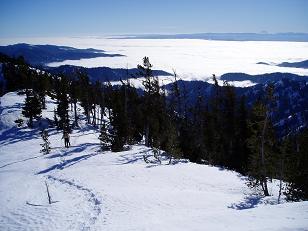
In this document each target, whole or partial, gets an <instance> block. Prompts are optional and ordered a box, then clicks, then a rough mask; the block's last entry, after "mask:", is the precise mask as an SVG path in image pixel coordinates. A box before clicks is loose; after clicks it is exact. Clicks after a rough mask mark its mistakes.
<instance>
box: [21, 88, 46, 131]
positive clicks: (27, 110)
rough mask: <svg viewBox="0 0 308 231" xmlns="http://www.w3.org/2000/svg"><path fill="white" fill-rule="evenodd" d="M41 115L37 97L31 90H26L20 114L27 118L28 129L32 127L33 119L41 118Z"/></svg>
mask: <svg viewBox="0 0 308 231" xmlns="http://www.w3.org/2000/svg"><path fill="white" fill-rule="evenodd" d="M41 113H42V106H41V102H40V99H39V97H38V95H37V94H35V93H34V92H33V91H32V90H26V99H25V105H24V107H23V110H22V114H23V115H24V116H25V117H27V118H29V123H28V125H29V127H31V128H32V127H33V119H37V118H39V117H41Z"/></svg>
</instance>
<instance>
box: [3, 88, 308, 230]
mask: <svg viewBox="0 0 308 231" xmlns="http://www.w3.org/2000/svg"><path fill="white" fill-rule="evenodd" d="M23 99H24V96H20V95H17V94H16V93H8V94H6V95H4V96H3V97H1V99H0V100H1V101H0V102H1V105H0V114H1V116H0V120H1V123H0V163H1V164H0V230H167V229H168V230H205V229H207V230H305V229H307V227H308V225H307V224H308V223H307V221H308V220H307V217H308V216H307V215H308V202H299V203H283V204H279V205H277V202H276V201H277V197H276V196H277V192H278V188H277V185H276V183H277V182H276V183H275V182H274V183H273V184H271V185H270V192H271V194H273V195H274V196H271V197H267V198H262V197H260V196H258V194H257V193H256V192H253V191H250V189H248V188H247V186H246V184H245V177H243V176H241V175H239V174H238V173H236V172H233V171H227V170H223V169H221V168H217V167H213V166H207V165H198V164H193V163H190V162H187V161H184V160H183V161H180V162H178V163H174V164H173V165H167V162H168V161H167V160H166V161H164V160H163V161H162V164H161V165H159V164H156V163H150V164H146V163H145V162H144V161H143V155H150V153H151V151H149V150H148V148H146V147H144V146H143V145H135V146H132V148H131V150H128V151H124V152H119V153H111V152H109V151H106V152H98V151H99V143H98V139H97V136H98V132H97V130H96V129H94V128H92V127H91V126H88V125H86V124H85V123H84V122H83V121H84V120H82V122H81V123H80V129H76V130H73V132H72V134H71V144H72V146H71V147H70V148H64V147H63V146H64V145H63V140H61V137H62V134H61V133H60V132H59V131H57V130H56V129H54V128H49V129H48V130H49V135H50V142H51V147H52V150H51V153H50V154H48V155H43V154H42V153H40V151H39V150H40V148H41V147H40V145H39V144H40V143H42V141H41V138H40V136H39V130H38V129H33V130H30V129H28V128H26V127H21V128H17V127H16V126H15V123H14V121H15V120H16V119H17V118H21V115H20V112H21V107H22V104H23ZM54 107H55V102H54V101H53V100H51V99H50V98H48V99H47V109H46V110H44V112H43V119H42V123H41V125H40V126H46V123H45V121H46V118H49V119H52V118H53V108H54ZM37 126H38V124H37ZM45 181H46V182H47V184H48V185H49V190H50V194H51V198H52V202H53V203H52V204H51V205H49V204H48V200H47V195H46V188H45Z"/></svg>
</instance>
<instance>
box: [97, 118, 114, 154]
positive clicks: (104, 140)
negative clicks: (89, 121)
mask: <svg viewBox="0 0 308 231" xmlns="http://www.w3.org/2000/svg"><path fill="white" fill-rule="evenodd" d="M98 138H99V140H100V144H101V150H102V151H105V150H108V148H109V147H110V142H111V138H110V134H109V133H108V129H107V125H106V123H105V122H104V123H103V124H102V126H101V128H100V135H99V137H98Z"/></svg>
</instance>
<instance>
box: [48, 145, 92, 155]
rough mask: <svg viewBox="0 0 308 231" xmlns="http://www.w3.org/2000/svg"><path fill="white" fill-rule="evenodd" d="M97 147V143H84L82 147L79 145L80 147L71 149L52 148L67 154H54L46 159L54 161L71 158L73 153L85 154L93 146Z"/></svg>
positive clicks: (71, 147)
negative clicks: (60, 158)
mask: <svg viewBox="0 0 308 231" xmlns="http://www.w3.org/2000/svg"><path fill="white" fill-rule="evenodd" d="M97 145H98V144H95V143H84V144H81V145H78V146H70V147H69V148H65V147H52V149H62V150H64V151H65V152H63V153H56V154H52V155H49V156H46V158H47V159H54V158H57V157H66V156H71V155H72V154H73V153H78V152H83V151H84V150H85V149H87V148H88V147H91V146H94V147H96V146H97Z"/></svg>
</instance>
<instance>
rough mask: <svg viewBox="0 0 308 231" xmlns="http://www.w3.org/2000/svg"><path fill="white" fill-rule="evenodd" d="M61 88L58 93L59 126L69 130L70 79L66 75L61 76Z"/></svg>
mask: <svg viewBox="0 0 308 231" xmlns="http://www.w3.org/2000/svg"><path fill="white" fill-rule="evenodd" d="M59 84H60V88H59V91H58V95H57V100H58V102H57V103H58V107H57V114H58V116H59V120H58V128H59V129H63V130H67V131H68V130H69V114H68V106H69V99H68V80H67V78H66V77H65V76H62V77H61V80H60V83H59Z"/></svg>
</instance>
